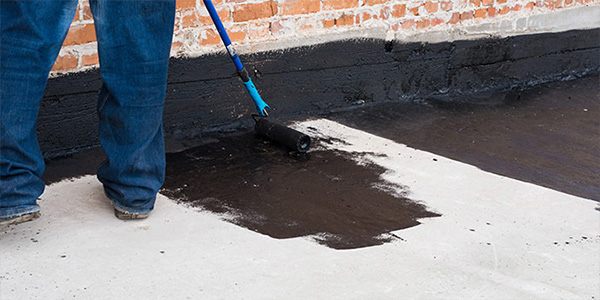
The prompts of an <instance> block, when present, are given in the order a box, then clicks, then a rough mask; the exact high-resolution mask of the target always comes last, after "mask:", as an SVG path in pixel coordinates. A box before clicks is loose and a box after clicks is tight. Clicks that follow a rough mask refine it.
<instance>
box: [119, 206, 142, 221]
mask: <svg viewBox="0 0 600 300" xmlns="http://www.w3.org/2000/svg"><path fill="white" fill-rule="evenodd" d="M148 215H150V213H144V214H135V213H130V212H123V211H120V210H117V209H116V208H115V217H117V219H119V220H141V219H145V218H147V217H148Z"/></svg>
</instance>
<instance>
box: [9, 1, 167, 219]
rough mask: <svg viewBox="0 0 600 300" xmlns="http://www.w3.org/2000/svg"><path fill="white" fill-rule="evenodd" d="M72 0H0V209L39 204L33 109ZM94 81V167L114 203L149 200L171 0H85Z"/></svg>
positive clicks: (159, 136)
mask: <svg viewBox="0 0 600 300" xmlns="http://www.w3.org/2000/svg"><path fill="white" fill-rule="evenodd" d="M76 7H77V0H53V1H35V0H34V1H28V0H26V1H23V0H20V1H6V0H1V1H0V27H1V30H2V31H1V34H0V217H6V216H12V215H18V214H21V213H24V212H32V211H37V210H39V207H38V205H37V203H36V199H37V197H38V196H39V195H41V194H42V192H43V190H44V184H43V182H42V180H41V178H40V177H41V175H42V173H43V171H44V161H43V157H42V154H41V151H40V149H39V145H38V142H37V137H36V118H37V114H38V109H39V105H40V100H41V98H42V96H43V93H44V88H45V85H46V82H47V78H48V73H49V71H50V69H51V68H52V65H53V62H54V61H55V60H56V57H57V55H58V52H59V51H60V48H61V45H62V42H63V41H64V38H65V36H66V34H67V31H68V28H69V25H70V23H71V21H72V20H73V17H74V14H75V11H76ZM90 8H91V10H92V14H93V16H94V24H95V27H96V35H97V39H98V54H99V58H100V73H101V76H102V79H103V82H104V84H103V86H102V89H101V91H100V95H99V98H98V115H99V118H100V128H99V133H100V142H101V144H102V147H103V149H104V152H105V153H106V156H107V160H106V161H105V162H104V163H103V164H102V166H101V167H100V168H99V169H98V179H99V180H100V181H101V182H102V183H103V185H104V189H105V192H106V195H107V196H108V197H109V198H110V199H111V200H112V201H113V203H114V205H115V206H116V207H118V208H120V209H121V210H125V211H128V212H132V213H146V212H149V211H151V210H152V209H153V207H154V201H155V197H156V193H157V192H158V189H159V188H160V187H161V185H162V183H163V180H164V175H165V174H164V172H165V171H164V170H165V152H164V142H163V133H162V112H163V104H164V98H165V92H166V79H167V67H168V59H169V51H170V47H171V38H172V34H173V24H174V17H175V1H174V0H148V1H141V0H136V1H131V0H126V1H115V0H90Z"/></svg>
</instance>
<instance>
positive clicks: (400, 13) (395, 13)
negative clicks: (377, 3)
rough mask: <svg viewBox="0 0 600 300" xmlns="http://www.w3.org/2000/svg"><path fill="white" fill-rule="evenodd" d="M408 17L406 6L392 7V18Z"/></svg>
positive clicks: (397, 5)
mask: <svg viewBox="0 0 600 300" xmlns="http://www.w3.org/2000/svg"><path fill="white" fill-rule="evenodd" d="M405 15H406V4H396V5H394V6H393V7H392V17H394V18H403V17H404V16H405Z"/></svg>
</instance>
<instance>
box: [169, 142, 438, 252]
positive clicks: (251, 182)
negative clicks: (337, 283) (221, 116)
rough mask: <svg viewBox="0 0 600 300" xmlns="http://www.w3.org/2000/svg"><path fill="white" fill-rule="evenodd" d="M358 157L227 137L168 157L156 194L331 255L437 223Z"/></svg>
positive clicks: (422, 207) (431, 215)
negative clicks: (312, 244)
mask: <svg viewBox="0 0 600 300" xmlns="http://www.w3.org/2000/svg"><path fill="white" fill-rule="evenodd" d="M322 142H327V141H322ZM317 143H318V141H317ZM357 155H361V154H360V153H344V152H334V151H330V150H328V151H326V150H316V151H312V152H310V153H309V154H307V155H303V156H296V155H292V154H289V153H287V152H286V151H284V150H282V149H280V148H277V147H274V146H273V145H272V144H271V143H269V142H267V141H264V140H261V139H260V138H257V137H256V136H255V135H254V134H253V133H247V134H244V135H240V136H235V137H226V138H221V139H220V141H219V142H215V143H211V144H207V145H203V146H200V147H197V148H193V149H189V150H186V151H184V152H179V153H173V154H169V155H168V156H167V178H166V181H165V185H164V188H163V190H162V191H161V193H163V194H165V195H167V196H169V197H171V198H173V199H177V200H178V201H179V202H180V203H183V204H187V205H191V206H194V207H199V208H201V209H205V210H208V211H211V212H214V213H218V214H223V215H224V219H226V220H228V221H230V222H233V223H235V224H237V225H240V226H243V227H246V228H248V229H250V230H253V231H257V232H259V233H262V234H265V235H268V236H271V237H274V238H280V239H285V238H294V237H303V236H311V237H313V238H314V239H315V240H316V241H317V242H319V243H320V244H323V245H326V246H328V247H331V248H334V249H351V248H359V247H367V246H374V245H380V244H383V243H385V242H389V241H392V240H393V239H397V238H399V237H397V236H395V235H394V234H392V233H391V231H395V230H399V229H403V228H408V227H412V226H416V225H418V224H419V222H418V219H420V218H426V217H435V216H438V215H437V214H435V213H433V212H429V211H427V210H426V208H425V207H424V206H423V205H421V204H419V203H417V202H415V201H412V200H410V199H409V198H407V195H406V189H405V188H403V187H401V186H390V183H388V182H385V181H383V180H382V179H381V178H380V175H381V174H382V173H383V172H385V171H386V170H385V169H383V168H382V167H379V166H376V165H373V164H368V163H360V164H359V163H357V162H356V161H355V160H354V159H353V157H356V156H357Z"/></svg>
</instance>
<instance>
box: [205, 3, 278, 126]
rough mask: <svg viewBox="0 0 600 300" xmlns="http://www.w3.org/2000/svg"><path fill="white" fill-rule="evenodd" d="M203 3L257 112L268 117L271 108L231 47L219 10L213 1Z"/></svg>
mask: <svg viewBox="0 0 600 300" xmlns="http://www.w3.org/2000/svg"><path fill="white" fill-rule="evenodd" d="M203 1H204V5H205V6H206V9H207V10H208V14H209V15H210V18H211V19H212V21H213V23H214V24H215V27H216V28H217V31H218V32H219V35H220V36H221V40H222V41H223V44H224V45H225V49H227V52H228V53H229V57H231V60H233V64H234V65H235V68H236V69H237V71H238V74H239V75H240V77H241V78H242V82H243V83H244V86H246V90H248V93H249V94H250V97H252V100H254V104H255V107H256V111H257V112H258V114H259V115H261V116H266V115H267V110H266V109H267V108H268V109H271V108H270V107H269V105H267V103H265V101H263V99H262V98H261V97H260V94H259V93H258V90H257V89H256V86H254V83H252V79H250V76H249V75H248V71H246V69H244V66H243V65H242V61H241V60H240V58H239V57H238V55H237V53H236V52H235V49H234V48H233V45H231V40H230V39H229V35H227V31H226V30H225V27H224V26H223V23H222V22H221V18H219V14H218V13H217V10H216V9H215V6H214V5H213V3H212V1H210V0H203Z"/></svg>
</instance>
